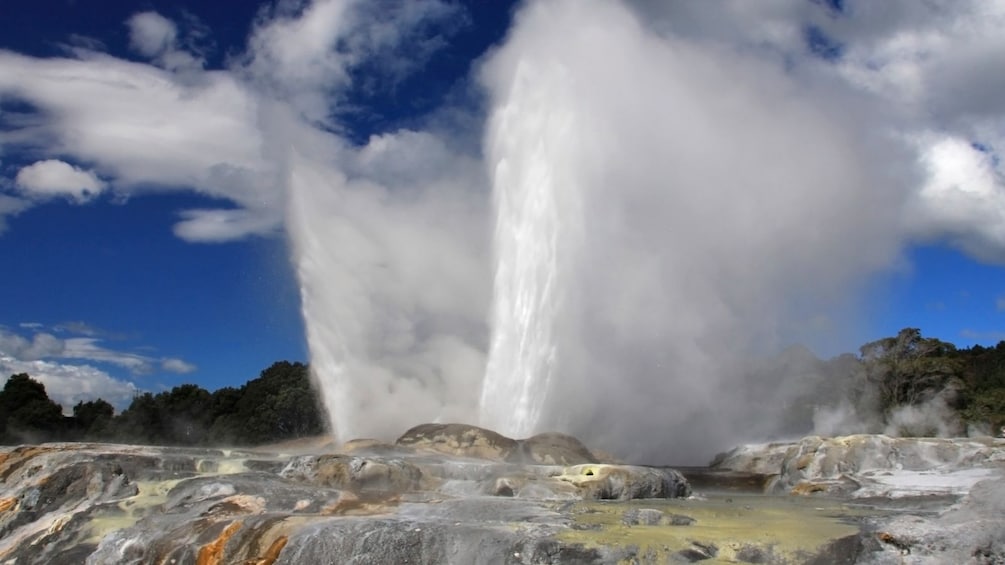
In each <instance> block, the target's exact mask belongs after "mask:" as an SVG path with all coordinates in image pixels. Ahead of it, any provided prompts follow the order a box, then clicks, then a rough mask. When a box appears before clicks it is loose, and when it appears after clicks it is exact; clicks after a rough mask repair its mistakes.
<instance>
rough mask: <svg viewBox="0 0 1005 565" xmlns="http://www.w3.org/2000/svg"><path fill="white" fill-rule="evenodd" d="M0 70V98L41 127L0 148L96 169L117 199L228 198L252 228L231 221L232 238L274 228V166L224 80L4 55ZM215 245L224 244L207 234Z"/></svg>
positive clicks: (242, 92)
mask: <svg viewBox="0 0 1005 565" xmlns="http://www.w3.org/2000/svg"><path fill="white" fill-rule="evenodd" d="M0 71H2V72H0V93H3V94H7V95H10V96H14V97H16V98H22V99H25V100H28V101H30V102H31V103H32V104H33V105H34V106H37V107H38V108H39V110H40V112H41V116H40V117H39V118H38V121H39V122H40V123H39V124H37V125H32V126H30V127H24V128H21V129H19V130H14V131H7V132H3V133H2V134H0V143H3V142H7V143H17V144H22V145H34V146H43V147H46V148H47V149H48V150H49V151H51V152H53V153H59V154H64V155H70V156H73V157H74V158H75V159H78V160H80V161H83V162H88V163H93V164H94V165H95V166H96V167H97V168H98V169H100V170H101V171H102V175H103V177H104V178H105V179H107V181H108V184H109V185H110V187H111V188H112V189H113V190H115V191H116V192H118V193H121V194H126V195H128V194H142V193H144V192H148V191H152V190H164V189H174V190H195V191H198V192H200V193H203V194H206V195H209V196H213V197H218V198H226V199H228V200H231V201H233V202H234V203H235V204H237V205H238V206H239V207H241V208H242V209H244V210H245V211H246V212H245V213H246V215H247V217H249V218H253V219H254V221H245V222H232V223H230V224H228V225H227V226H226V227H227V228H229V229H230V230H231V231H230V233H229V234H228V235H227V238H228V239H230V238H235V237H241V236H246V235H249V234H251V233H268V232H271V231H274V230H275V229H276V227H277V226H279V224H280V222H281V219H282V213H283V194H282V189H281V187H280V186H278V184H277V182H276V176H275V170H274V167H275V161H274V160H269V159H266V158H264V156H263V154H262V150H263V147H264V141H263V138H262V133H261V131H260V129H259V128H258V118H259V102H258V100H257V97H256V96H255V95H254V94H252V93H251V92H250V91H248V90H247V87H246V86H244V85H242V84H240V83H239V82H238V81H237V80H235V78H234V77H233V76H231V75H230V74H228V73H223V72H207V73H202V74H200V75H199V77H198V80H187V81H182V80H181V79H179V78H178V77H176V76H175V75H174V74H172V73H170V72H167V71H163V70H161V69H157V68H154V67H151V66H149V65H143V64H139V63H131V62H127V61H122V60H119V59H114V58H112V57H108V56H106V55H100V54H94V53H85V54H83V55H82V58H80V59H33V58H30V57H24V56H21V55H17V54H14V53H10V52H4V51H0ZM13 77H17V79H16V80H15V79H14V78H13ZM5 79H8V80H5ZM151 108H155V109H156V110H155V111H151ZM63 170H65V168H64V169H63ZM183 231H184V230H183ZM198 236H199V233H198V232H196V233H195V234H194V238H195V239H197V238H198ZM211 239H212V240H219V239H221V238H220V237H219V233H218V232H213V237H212V238H211Z"/></svg>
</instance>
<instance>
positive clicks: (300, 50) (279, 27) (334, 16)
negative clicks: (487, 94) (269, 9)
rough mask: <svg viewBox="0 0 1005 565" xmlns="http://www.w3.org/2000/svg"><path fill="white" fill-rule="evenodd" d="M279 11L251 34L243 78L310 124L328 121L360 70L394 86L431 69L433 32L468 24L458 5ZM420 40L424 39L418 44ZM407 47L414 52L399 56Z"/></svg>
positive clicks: (349, 4)
mask: <svg viewBox="0 0 1005 565" xmlns="http://www.w3.org/2000/svg"><path fill="white" fill-rule="evenodd" d="M284 8H288V6H286V5H284V4H282V3H280V4H278V5H277V10H276V11H275V12H273V13H271V14H267V17H265V18H264V19H262V20H260V21H259V22H258V24H257V25H256V27H255V29H254V31H253V32H252V34H251V38H250V39H249V42H248V51H247V53H246V55H245V61H244V67H243V69H241V70H242V71H243V72H246V73H248V74H249V75H250V76H251V78H252V80H253V81H254V82H255V83H256V85H258V86H259V87H260V88H264V89H265V90H266V92H268V93H269V94H270V95H271V96H275V97H277V98H280V99H282V100H285V101H287V102H289V103H290V104H291V105H292V106H293V107H295V108H296V109H297V110H298V111H299V112H300V113H302V114H303V115H304V116H306V117H307V118H308V119H309V120H312V121H315V122H328V120H329V118H330V117H331V115H332V114H333V113H335V112H336V111H337V106H335V104H334V103H337V102H339V101H341V99H342V95H343V94H344V91H346V90H347V89H348V88H349V87H350V86H351V84H352V72H353V70H354V69H355V68H357V67H358V66H359V65H361V64H363V63H372V64H374V65H375V66H376V67H377V68H379V69H380V71H381V73H383V74H384V75H385V76H383V77H382V78H383V79H385V80H390V81H391V84H393V81H395V80H397V79H400V78H402V77H403V76H405V75H407V74H408V73H410V72H412V71H414V70H415V69H416V68H418V67H420V66H421V65H422V64H424V63H425V61H426V59H427V58H428V57H429V56H430V54H431V53H432V52H433V51H435V50H436V49H437V48H438V47H440V46H441V45H442V40H440V41H436V39H438V35H435V34H430V33H428V30H427V27H428V26H435V25H438V24H441V23H443V22H448V21H450V20H455V21H456V20H457V19H458V18H462V16H463V12H462V11H461V10H460V9H459V8H458V6H456V5H455V4H453V3H451V2H446V1H441V0H409V1H407V2H385V3H380V4H379V5H375V4H373V3H368V2H361V1H360V0H315V1H314V2H311V3H309V4H307V5H306V6H305V7H304V8H303V10H302V11H300V12H294V13H287V12H286V11H284ZM416 34H418V39H421V41H417V40H416V39H417V37H416ZM406 45H407V50H408V51H407V53H399V52H398V50H399V49H401V48H403V47H404V46H406Z"/></svg>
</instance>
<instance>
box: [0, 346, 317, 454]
mask: <svg viewBox="0 0 1005 565" xmlns="http://www.w3.org/2000/svg"><path fill="white" fill-rule="evenodd" d="M324 422H325V419H324V417H323V415H322V412H321V408H320V403H319V400H318V398H317V396H316V395H315V393H314V389H313V388H312V387H311V383H310V377H309V371H308V368H307V366H306V365H304V364H303V363H290V362H288V361H281V362H278V363H275V364H273V365H272V366H271V367H269V368H268V369H265V370H264V371H262V373H261V374H260V375H259V377H258V378H256V379H253V380H251V381H248V382H247V383H245V384H244V385H243V386H241V387H240V388H233V387H226V388H221V389H219V390H217V391H215V392H209V391H207V390H206V389H204V388H202V387H200V386H198V385H194V384H183V385H180V386H176V387H174V388H173V389H171V390H169V391H164V392H160V393H157V394H152V393H149V392H147V393H143V394H140V395H137V396H136V397H134V398H133V400H132V402H131V403H130V405H129V407H128V408H126V409H125V410H123V411H122V412H121V413H119V414H116V413H115V409H114V407H113V406H112V405H111V404H109V403H108V402H106V401H105V400H102V399H100V398H99V399H96V400H90V401H87V402H79V403H77V405H76V406H74V407H73V415H72V416H64V415H63V407H62V406H60V405H59V404H57V403H55V402H53V401H52V400H51V399H49V396H48V394H47V393H46V391H45V386H44V385H43V384H42V383H40V382H38V381H36V380H35V379H33V378H31V376H30V375H27V374H25V373H21V374H17V375H12V376H11V377H10V378H9V379H8V380H7V383H6V384H5V385H4V387H3V391H0V443H3V444H17V443H39V442H44V441H108V442H119V443H138V444H150V445H196V446H198V445H258V444H263V443H271V442H275V441H280V440H285V439H291V438H297V437H304V436H311V435H317V434H321V433H323V432H324Z"/></svg>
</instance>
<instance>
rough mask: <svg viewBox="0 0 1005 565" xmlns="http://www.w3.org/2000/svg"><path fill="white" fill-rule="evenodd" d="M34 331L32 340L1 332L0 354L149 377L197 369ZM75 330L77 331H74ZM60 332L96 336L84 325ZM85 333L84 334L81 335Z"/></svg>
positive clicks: (167, 359)
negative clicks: (84, 364) (78, 363)
mask: <svg viewBox="0 0 1005 565" xmlns="http://www.w3.org/2000/svg"><path fill="white" fill-rule="evenodd" d="M21 327H23V328H25V329H30V330H32V331H33V334H32V336H31V338H30V339H29V338H26V337H24V336H21V335H19V334H16V333H14V332H11V331H9V330H6V329H3V328H0V354H5V355H8V356H10V357H11V358H14V359H19V360H23V361H38V360H45V359H79V360H83V361H91V362H97V363H108V364H110V365H115V366H118V367H121V368H124V369H127V370H128V371H130V372H131V373H133V374H137V375H140V374H148V373H151V372H153V371H154V370H155V369H157V368H160V369H162V370H165V371H169V372H174V373H180V374H185V373H191V372H193V371H195V369H196V366H195V365H192V364H190V363H188V362H186V361H184V360H182V359H179V358H175V357H165V358H161V359H158V358H155V357H151V356H149V355H140V354H138V353H132V352H128V351H118V350H115V349H110V348H107V347H105V346H103V345H102V341H101V340H100V339H98V338H96V337H69V338H60V337H57V336H55V335H53V334H51V333H47V332H44V331H39V330H41V329H42V326H40V325H38V326H34V325H32V326H27V327H26V326H24V325H22V326H21ZM71 328H75V329H71ZM54 329H55V330H57V331H72V332H74V333H78V334H80V333H84V334H90V335H95V334H96V333H97V332H96V330H94V329H93V328H91V327H90V326H88V325H86V324H84V323H83V322H73V323H69V324H61V325H60V326H57V327H56V328H54ZM81 330H83V331H81Z"/></svg>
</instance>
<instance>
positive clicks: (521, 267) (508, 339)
mask: <svg viewBox="0 0 1005 565" xmlns="http://www.w3.org/2000/svg"><path fill="white" fill-rule="evenodd" d="M551 70H553V69H550V68H549V66H548V64H547V63H545V64H537V63H536V62H532V61H528V62H525V64H521V66H520V68H519V70H518V71H517V76H515V77H514V79H513V84H512V85H511V87H510V94H509V96H508V97H507V99H506V100H503V101H501V103H500V104H499V105H498V107H496V108H495V109H494V111H493V115H492V118H491V121H490V125H489V133H488V139H487V143H486V145H487V147H488V151H487V153H488V155H487V159H488V163H489V169H490V175H491V176H492V179H491V180H492V183H493V196H494V200H495V206H496V232H495V260H496V272H495V285H494V287H493V291H494V295H493V298H494V302H493V308H492V344H491V349H490V350H489V358H488V366H487V369H486V373H485V382H484V384H483V388H482V396H481V405H480V418H481V423H482V425H484V426H487V427H489V428H492V429H497V430H500V431H501V432H502V433H504V434H509V435H512V436H515V437H527V436H529V435H531V434H532V433H534V432H535V431H539V430H537V429H536V427H537V424H538V421H539V420H540V417H541V412H542V410H543V409H544V406H545V403H546V400H547V398H548V394H549V393H550V390H549V389H550V383H551V377H552V375H553V374H554V372H555V370H556V365H557V362H558V360H557V359H556V343H555V335H554V334H555V331H556V327H555V325H556V322H557V320H556V317H557V315H558V312H559V309H560V307H561V296H562V295H561V293H562V289H563V288H564V287H567V286H568V285H567V281H565V280H563V272H562V270H561V261H562V260H563V259H565V260H567V259H568V257H569V256H570V255H571V254H572V253H573V248H574V247H573V246H574V244H575V235H576V234H577V232H578V229H577V228H576V227H575V226H576V225H577V224H578V217H577V216H578V214H579V207H578V206H577V205H576V203H575V202H576V198H577V190H578V187H577V186H576V183H575V182H574V172H575V163H574V162H572V161H571V158H572V157H574V156H575V153H574V151H573V150H572V149H571V146H572V145H573V144H575V143H576V141H575V139H574V138H573V136H572V135H571V134H573V133H574V129H573V126H574V124H573V120H574V119H575V116H574V115H573V114H572V113H571V112H569V111H567V110H564V109H562V108H556V107H555V106H554V105H553V104H552V103H551V101H552V100H555V99H565V98H567V97H568V96H569V95H571V94H572V93H571V92H570V91H569V90H568V86H569V85H568V84H565V83H564V82H563V81H561V80H559V81H549V80H548V79H547V74H548V73H549V71H551ZM563 244H564V245H563Z"/></svg>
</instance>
